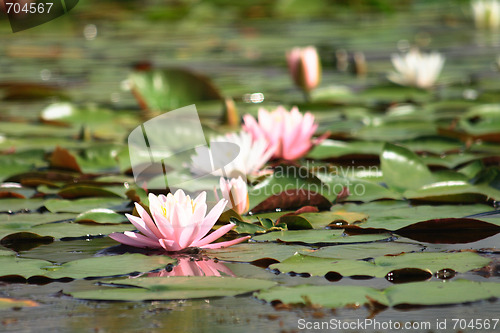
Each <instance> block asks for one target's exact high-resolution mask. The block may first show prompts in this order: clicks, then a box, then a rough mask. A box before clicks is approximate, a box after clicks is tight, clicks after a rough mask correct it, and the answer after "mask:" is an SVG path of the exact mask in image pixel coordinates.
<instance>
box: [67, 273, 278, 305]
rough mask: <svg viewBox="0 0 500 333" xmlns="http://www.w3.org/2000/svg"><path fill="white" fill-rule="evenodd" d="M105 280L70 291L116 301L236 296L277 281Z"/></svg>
mask: <svg viewBox="0 0 500 333" xmlns="http://www.w3.org/2000/svg"><path fill="white" fill-rule="evenodd" d="M106 282H107V283H108V284H107V286H108V287H105V288H103V287H101V288H99V289H96V290H88V291H77V292H72V293H71V295H72V296H73V297H75V298H81V299H93V300H117V301H120V300H121V301H145V300H167V299H190V298H207V297H221V296H235V295H240V294H246V293H249V292H251V291H255V290H260V289H267V288H270V287H272V286H274V285H276V282H273V281H268V280H258V279H245V278H234V277H215V276H203V277H201V276H189V277H185V276H169V277H147V278H136V279H128V280H123V279H122V280H111V281H106ZM113 284H116V286H115V287H113ZM127 286H129V288H127ZM117 287H120V288H117ZM138 287H139V288H138Z"/></svg>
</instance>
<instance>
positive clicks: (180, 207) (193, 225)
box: [109, 190, 250, 251]
mask: <svg viewBox="0 0 500 333" xmlns="http://www.w3.org/2000/svg"><path fill="white" fill-rule="evenodd" d="M148 198H149V209H150V211H151V215H152V217H153V218H151V217H150V216H149V214H148V213H147V212H146V211H145V210H144V208H142V206H141V205H139V204H138V203H136V204H135V208H136V210H137V212H138V213H139V215H140V218H139V217H136V216H133V215H130V214H126V216H127V218H128V219H129V221H130V222H131V223H132V224H133V225H134V226H135V227H136V228H137V229H138V230H139V231H140V232H141V233H142V234H141V233H136V232H131V231H125V232H124V233H117V232H115V233H112V234H110V235H109V237H111V238H112V239H114V240H116V241H118V242H120V243H123V244H125V245H131V246H135V247H141V248H163V249H165V250H166V251H180V250H182V249H185V248H187V247H200V248H205V249H217V248H221V247H227V246H231V245H234V244H238V243H241V242H243V241H245V240H247V239H248V238H250V237H241V238H237V239H234V240H231V241H226V242H220V243H213V244H210V243H211V242H213V241H215V240H216V239H218V238H220V237H221V236H223V235H225V234H226V233H227V232H228V231H229V230H231V229H232V228H233V227H234V224H231V223H230V224H226V225H224V226H222V227H220V228H219V229H217V230H216V231H214V232H212V233H211V234H209V235H208V236H206V235H207V233H208V232H209V231H210V230H211V229H212V227H213V226H214V224H215V222H217V220H218V219H219V216H220V215H221V213H222V211H223V210H224V207H225V206H226V204H227V201H226V200H225V199H222V200H220V201H219V202H218V203H217V204H216V205H215V207H214V208H212V210H211V211H210V212H209V213H208V214H207V215H206V216H205V213H206V211H207V204H206V192H202V193H201V194H200V195H198V196H197V197H196V198H195V199H191V198H190V197H189V195H186V194H185V193H184V191H182V190H177V191H176V192H175V194H173V195H172V194H171V193H169V194H168V195H167V196H164V195H161V194H160V195H159V196H156V195H154V194H152V193H150V194H149V197H148Z"/></svg>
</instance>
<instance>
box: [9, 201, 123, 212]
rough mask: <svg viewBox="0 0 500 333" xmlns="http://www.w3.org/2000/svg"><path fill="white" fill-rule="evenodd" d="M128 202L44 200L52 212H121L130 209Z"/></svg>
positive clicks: (46, 206)
mask: <svg viewBox="0 0 500 333" xmlns="http://www.w3.org/2000/svg"><path fill="white" fill-rule="evenodd" d="M0 203H1V201H0ZM129 203H130V201H129V200H124V199H120V198H82V199H76V200H64V199H49V200H46V201H45V202H44V204H45V208H47V209H48V210H49V211H51V212H52V213H63V212H64V213H84V212H86V211H89V210H91V209H95V208H107V209H111V210H114V211H117V212H123V211H130V208H128V207H127V206H128V204H129Z"/></svg>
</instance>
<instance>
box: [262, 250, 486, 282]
mask: <svg viewBox="0 0 500 333" xmlns="http://www.w3.org/2000/svg"><path fill="white" fill-rule="evenodd" d="M489 262H490V259H487V258H484V257H481V256H480V255H478V254H475V253H471V252H459V253H427V252H420V253H403V254H400V255H394V256H380V257H377V258H375V259H374V260H373V261H364V260H349V259H334V258H319V257H315V256H308V255H303V254H300V253H299V254H295V255H293V256H292V257H290V258H288V259H286V260H284V261H282V262H281V263H278V264H273V265H271V266H269V268H271V269H278V270H279V271H281V272H284V273H286V272H296V273H309V274H311V275H317V276H324V275H325V274H327V273H329V272H335V273H338V274H340V275H342V276H353V275H368V276H374V277H379V278H380V277H384V276H386V275H387V274H388V273H389V272H391V271H394V270H398V269H404V268H418V269H421V270H426V271H430V272H431V273H435V272H437V271H439V270H441V269H444V268H448V269H453V270H454V271H457V272H467V271H470V270H472V269H477V268H481V267H484V266H486V265H487V264H488V263H489Z"/></svg>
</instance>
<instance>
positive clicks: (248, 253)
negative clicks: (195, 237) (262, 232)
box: [203, 243, 305, 262]
mask: <svg viewBox="0 0 500 333" xmlns="http://www.w3.org/2000/svg"><path fill="white" fill-rule="evenodd" d="M304 249H305V248H304V247H303V246H298V245H284V244H276V243H259V244H257V243H243V244H237V245H234V246H230V247H228V248H224V249H213V250H212V249H207V250H203V252H204V253H206V254H207V255H208V256H209V257H211V258H217V259H219V260H227V261H237V262H252V261H255V260H259V259H264V258H271V259H275V260H277V261H282V260H285V259H286V258H288V257H290V256H292V255H293V254H294V253H295V252H297V251H299V250H304Z"/></svg>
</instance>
